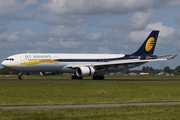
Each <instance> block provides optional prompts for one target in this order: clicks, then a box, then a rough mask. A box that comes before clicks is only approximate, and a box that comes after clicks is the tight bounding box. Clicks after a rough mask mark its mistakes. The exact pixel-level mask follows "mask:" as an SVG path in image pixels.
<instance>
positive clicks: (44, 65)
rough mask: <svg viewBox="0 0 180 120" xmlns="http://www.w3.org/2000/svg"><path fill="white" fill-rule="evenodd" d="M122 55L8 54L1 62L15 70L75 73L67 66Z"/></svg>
mask: <svg viewBox="0 0 180 120" xmlns="http://www.w3.org/2000/svg"><path fill="white" fill-rule="evenodd" d="M124 56H125V54H51V53H43V54H40V53H27V54H16V55H13V56H10V57H8V58H7V59H6V60H5V61H3V62H2V65H3V66H4V67H6V68H10V69H12V70H17V71H27V72H65V73H66V72H67V73H75V70H76V69H72V68H69V67H67V66H70V65H71V66H72V65H81V64H89V63H90V64H95V63H100V62H101V63H102V62H110V61H116V60H117V59H120V58H123V57H124ZM135 66H136V65H134V64H132V65H129V66H116V67H110V68H108V70H112V71H120V70H124V69H129V68H132V67H135Z"/></svg>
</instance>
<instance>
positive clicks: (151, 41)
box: [133, 30, 159, 55]
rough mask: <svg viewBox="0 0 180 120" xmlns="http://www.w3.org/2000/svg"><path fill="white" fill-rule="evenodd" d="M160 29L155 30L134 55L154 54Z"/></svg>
mask: <svg viewBox="0 0 180 120" xmlns="http://www.w3.org/2000/svg"><path fill="white" fill-rule="evenodd" d="M158 34H159V31H158V30H153V31H152V32H151V34H150V35H149V36H148V37H147V39H146V40H145V41H144V43H143V44H142V45H141V47H140V48H139V49H138V50H137V51H136V52H135V53H133V54H134V55H153V53H154V49H155V46H156V42H157V38H158Z"/></svg>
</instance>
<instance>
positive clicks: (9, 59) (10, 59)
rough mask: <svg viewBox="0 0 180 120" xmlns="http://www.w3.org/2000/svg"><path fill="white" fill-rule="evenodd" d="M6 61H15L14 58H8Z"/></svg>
mask: <svg viewBox="0 0 180 120" xmlns="http://www.w3.org/2000/svg"><path fill="white" fill-rule="evenodd" d="M6 60H8V61H14V59H13V58H7V59H6Z"/></svg>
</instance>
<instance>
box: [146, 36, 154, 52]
mask: <svg viewBox="0 0 180 120" xmlns="http://www.w3.org/2000/svg"><path fill="white" fill-rule="evenodd" d="M154 44H155V40H154V37H151V38H149V40H148V41H147V43H146V51H147V52H149V51H150V50H151V49H152V48H153V46H154Z"/></svg>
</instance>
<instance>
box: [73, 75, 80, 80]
mask: <svg viewBox="0 0 180 120" xmlns="http://www.w3.org/2000/svg"><path fill="white" fill-rule="evenodd" d="M71 79H79V80H82V79H83V77H78V76H76V75H72V76H71Z"/></svg>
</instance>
